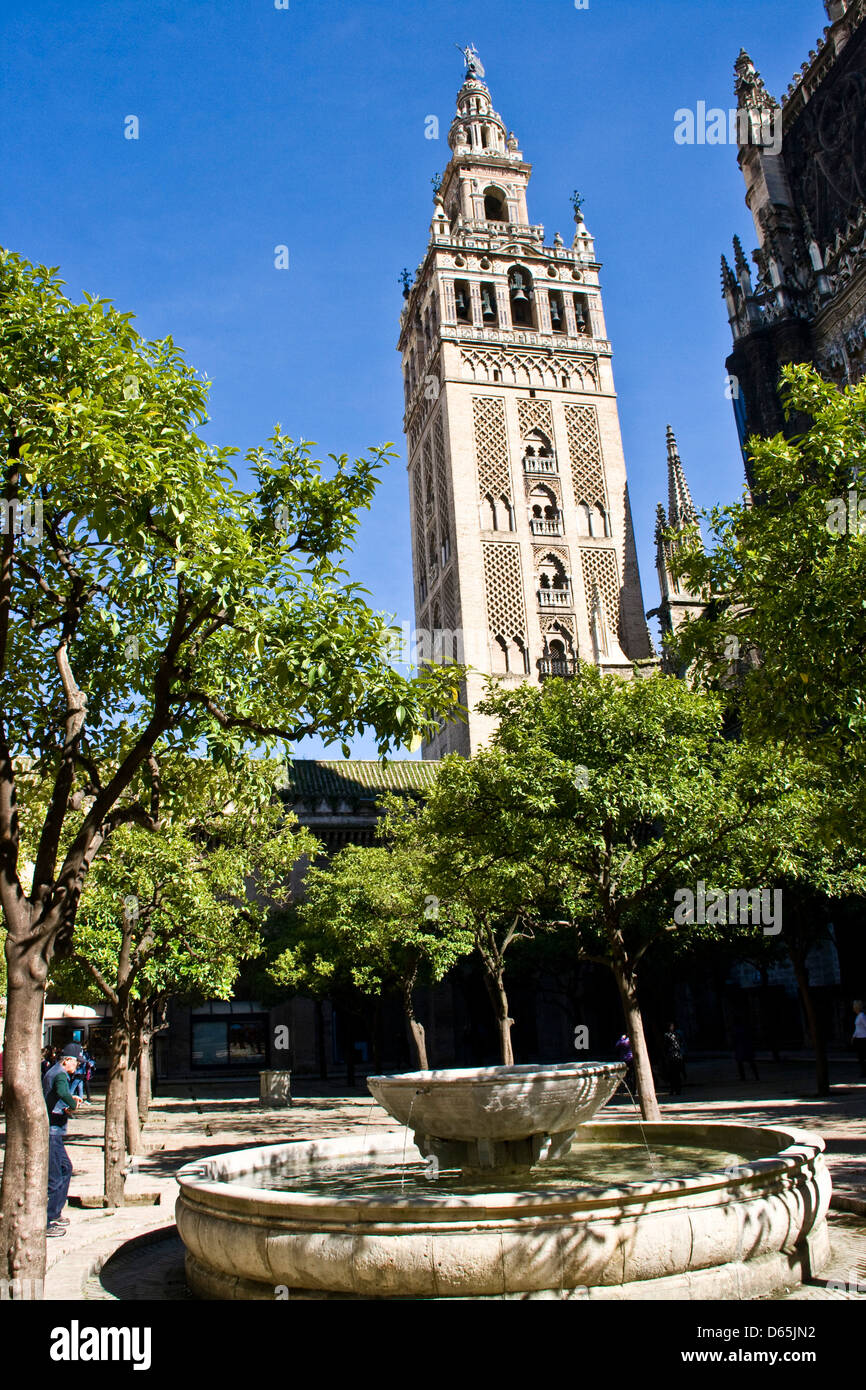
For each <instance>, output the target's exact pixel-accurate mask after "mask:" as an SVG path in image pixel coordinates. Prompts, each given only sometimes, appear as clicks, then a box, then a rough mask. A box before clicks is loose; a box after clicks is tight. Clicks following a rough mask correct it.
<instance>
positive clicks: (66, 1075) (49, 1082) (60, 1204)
mask: <svg viewBox="0 0 866 1390" xmlns="http://www.w3.org/2000/svg"><path fill="white" fill-rule="evenodd" d="M80 1056H81V1046H80V1045H79V1044H78V1043H69V1044H68V1046H67V1047H64V1049H63V1051H62V1052H61V1054H60V1060H59V1062H55V1064H54V1066H53V1067H49V1069H48V1071H47V1072H46V1073H45V1076H44V1077H43V1079H42V1091H43V1094H44V1096H45V1104H46V1106H47V1108H48V1213H47V1223H46V1235H49V1236H55V1237H56V1236H65V1235H66V1228H67V1226H68V1225H69V1222H68V1221H67V1220H66V1219H65V1218H64V1216H63V1208H64V1207H65V1206H66V1198H67V1196H68V1193H69V1182H70V1179H71V1177H72V1163H71V1162H70V1159H69V1155H68V1154H67V1152H66V1125H67V1118H66V1117H67V1115H68V1114H69V1112H70V1111H74V1110H77V1109H78V1105H79V1102H78V1101H77V1100H76V1099H75V1097H74V1095H73V1094H72V1090H71V1088H70V1085H69V1082H70V1078H71V1077H73V1076H74V1075H75V1071H76V1068H77V1067H78V1062H79V1059H80Z"/></svg>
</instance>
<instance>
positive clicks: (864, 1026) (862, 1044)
mask: <svg viewBox="0 0 866 1390" xmlns="http://www.w3.org/2000/svg"><path fill="white" fill-rule="evenodd" d="M851 1041H852V1042H853V1044H854V1051H855V1052H856V1053H857V1061H858V1062H859V1063H860V1075H861V1076H866V1012H864V1009H863V1000H862V999H855V1000H854V1033H853V1035H852V1037H851Z"/></svg>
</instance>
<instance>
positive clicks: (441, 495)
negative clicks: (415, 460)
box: [431, 415, 451, 521]
mask: <svg viewBox="0 0 866 1390" xmlns="http://www.w3.org/2000/svg"><path fill="white" fill-rule="evenodd" d="M431 433H432V436H433V459H434V462H435V469H436V496H437V499H438V503H439V516H440V518H441V520H442V521H448V520H449V519H450V514H451V513H450V508H449V505H448V500H449V495H448V470H447V468H446V467H445V438H444V435H443V433H442V417H441V415H437V416H436V419H435V421H434V422H433V429H432V431H431Z"/></svg>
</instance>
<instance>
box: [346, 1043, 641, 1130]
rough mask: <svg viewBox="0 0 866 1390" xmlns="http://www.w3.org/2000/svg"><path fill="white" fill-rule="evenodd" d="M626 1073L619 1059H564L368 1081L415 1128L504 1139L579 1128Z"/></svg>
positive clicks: (404, 1074) (398, 1117)
mask: <svg viewBox="0 0 866 1390" xmlns="http://www.w3.org/2000/svg"><path fill="white" fill-rule="evenodd" d="M624 1076H625V1067H624V1066H623V1065H622V1063H620V1062H599V1063H586V1062H563V1063H560V1064H557V1065H552V1066H548V1067H540V1066H537V1065H530V1066H515V1067H474V1068H470V1067H467V1068H464V1069H457V1070H453V1071H409V1072H401V1073H398V1074H397V1075H396V1076H368V1077H367V1086H368V1087H369V1089H370V1091H371V1093H372V1094H373V1095H374V1096H375V1098H376V1100H377V1101H378V1102H379V1104H380V1105H382V1106H384V1108H385V1109H386V1110H387V1111H388V1113H389V1114H390V1115H393V1116H394V1118H395V1119H396V1120H399V1121H400V1124H401V1125H408V1126H409V1127H410V1128H411V1129H413V1130H415V1131H416V1133H419V1134H429V1135H432V1136H435V1138H437V1139H454V1140H458V1141H460V1142H468V1141H472V1140H475V1139H491V1140H493V1141H498V1140H509V1139H526V1138H528V1137H529V1136H530V1135H532V1134H561V1133H564V1132H566V1131H568V1130H573V1129H574V1128H575V1127H576V1126H577V1125H579V1124H582V1123H583V1122H584V1121H585V1120H591V1119H592V1117H593V1115H594V1114H595V1113H596V1111H597V1110H600V1109H601V1107H602V1106H603V1105H605V1104H606V1103H607V1101H609V1100H610V1098H611V1096H612V1095H613V1093H614V1091H615V1090H616V1088H617V1086H618V1085H619V1083H620V1081H621V1080H622V1078H623V1077H624Z"/></svg>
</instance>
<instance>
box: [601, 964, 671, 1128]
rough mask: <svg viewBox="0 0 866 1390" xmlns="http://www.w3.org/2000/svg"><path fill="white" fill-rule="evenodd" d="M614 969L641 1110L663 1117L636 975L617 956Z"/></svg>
mask: <svg viewBox="0 0 866 1390" xmlns="http://www.w3.org/2000/svg"><path fill="white" fill-rule="evenodd" d="M612 969H613V973H614V978H615V980H616V985H617V989H618V990H619V997H620V999H621V1001H622V1011H623V1014H624V1015H625V1028H626V1032H627V1033H628V1038H629V1042H630V1043H631V1051H632V1056H633V1057H634V1074H635V1080H636V1082H637V1089H638V1093H639V1098H640V1113H641V1115H642V1116H643V1118H644V1119H645V1120H660V1119H661V1111H660V1110H659V1103H658V1100H657V1098H656V1088H655V1082H654V1081H653V1071H652V1067H651V1065H650V1058H649V1051H648V1050H647V1045H646V1037H645V1035H644V1030H643V1018H642V1017H641V1011H640V1004H639V1003H638V999H637V988H636V981H635V977H634V975H633V974H632V973H630V972H629V970H628V968H627V966H626V964H625V962H623V961H620V960H617V959H616V958H614V960H613V962H612Z"/></svg>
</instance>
